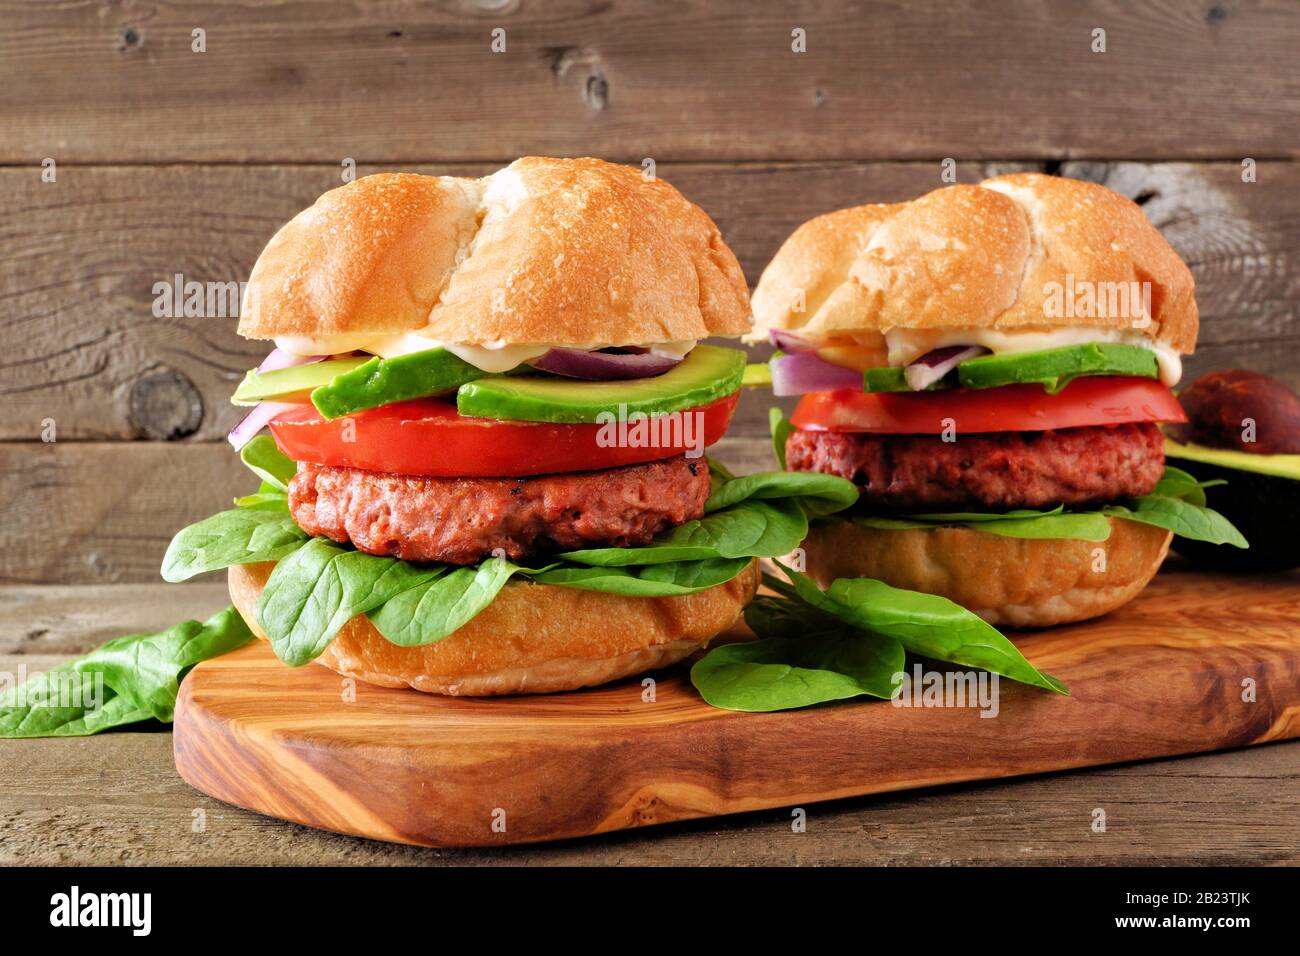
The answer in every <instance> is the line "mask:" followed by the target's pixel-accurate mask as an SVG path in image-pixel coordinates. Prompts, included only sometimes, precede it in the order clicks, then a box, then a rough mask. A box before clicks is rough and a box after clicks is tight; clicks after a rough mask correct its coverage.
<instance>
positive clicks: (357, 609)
mask: <svg viewBox="0 0 1300 956" xmlns="http://www.w3.org/2000/svg"><path fill="white" fill-rule="evenodd" d="M445 572H446V567H445V566H433V567H417V566H416V565H414V564H409V563H407V562H406V561H399V560H398V559H397V558H381V557H376V556H375V555H372V554H365V553H363V552H361V551H349V550H345V549H344V548H342V547H341V546H339V545H337V544H335V543H334V542H332V541H328V540H326V539H325V538H312V539H311V540H310V541H308V542H307V543H306V544H305V545H303V546H302V547H301V548H299V549H298V550H296V551H294V552H293V554H291V555H289V556H288V557H287V558H284V559H282V560H281V561H280V563H279V564H277V565H276V566H275V570H274V571H272V572H271V576H270V578H268V579H267V582H266V587H265V588H263V589H262V594H261V596H260V597H259V598H258V600H257V622H258V623H259V624H260V625H261V626H262V630H263V632H264V633H265V634H266V636H267V637H268V638H269V639H270V642H271V649H272V650H274V651H275V655H276V656H277V657H278V658H280V660H282V661H284V663H286V664H288V665H289V666H291V667H299V666H301V665H303V664H306V663H308V662H310V661H313V660H315V659H316V658H317V657H319V656H320V654H321V652H322V651H323V650H325V648H326V647H327V646H328V645H329V643H330V641H332V640H334V637H335V635H336V634H338V632H339V629H340V628H341V627H342V626H343V625H344V624H346V623H347V622H348V620H350V619H351V618H353V617H355V616H356V615H358V614H365V613H367V612H369V611H373V610H375V609H376V608H378V607H380V605H382V604H384V603H386V602H388V601H392V600H393V599H395V598H397V597H398V596H400V595H401V594H403V593H404V592H406V591H409V590H411V589H413V588H418V587H421V586H423V585H427V584H428V583H429V582H430V581H433V580H435V579H436V578H438V577H440V576H441V575H442V574H444V573H445Z"/></svg>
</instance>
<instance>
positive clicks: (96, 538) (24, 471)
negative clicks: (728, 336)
mask: <svg viewBox="0 0 1300 956" xmlns="http://www.w3.org/2000/svg"><path fill="white" fill-rule="evenodd" d="M743 400H744V401H758V402H763V403H764V406H763V407H766V402H765V401H764V398H762V397H760V396H757V395H746V396H745V397H744V399H743ZM715 449H716V454H717V457H718V459H719V460H721V461H723V462H725V463H726V464H727V465H729V466H730V467H732V468H735V469H737V470H739V471H759V470H763V469H770V468H772V467H774V462H773V459H772V451H771V445H770V443H769V441H768V439H767V438H766V436H762V435H755V436H752V437H744V436H739V435H737V436H728V437H727V438H725V439H724V440H723V441H722V442H720V443H719V444H718V445H717V446H715ZM256 482H257V479H256V478H254V477H253V475H252V474H251V473H250V472H248V471H247V469H245V468H244V466H243V465H242V464H241V463H240V461H239V456H238V455H236V454H235V453H234V452H233V451H232V450H231V448H230V446H229V445H227V444H226V443H225V442H220V443H195V444H168V443H164V442H108V443H100V442H58V443H55V444H48V445H47V444H43V443H40V442H22V443H17V442H15V443H8V444H5V443H0V500H3V501H4V502H5V520H4V522H3V523H0V584H109V583H129V582H146V583H149V582H156V581H157V580H158V568H159V566H160V565H161V563H162V556H163V552H164V551H166V549H167V542H168V541H170V540H171V537H172V535H174V534H175V533H176V532H177V531H179V530H180V529H181V528H183V527H185V526H186V525H187V524H191V523H192V522H194V521H198V520H199V519H200V518H205V517H207V516H208V515H210V514H212V513H213V512H216V511H221V510H223V509H225V508H229V507H231V500H232V499H233V498H234V497H235V496H237V495H241V494H247V493H249V492H250V491H251V490H252V489H253V488H255V487H256ZM37 626H38V627H39V626H40V625H37Z"/></svg>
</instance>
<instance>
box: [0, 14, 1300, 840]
mask: <svg viewBox="0 0 1300 956" xmlns="http://www.w3.org/2000/svg"><path fill="white" fill-rule="evenodd" d="M0 11H2V12H3V17H0V23H3V26H0V329H3V331H2V332H0V395H2V396H3V403H4V414H3V415H0V500H3V515H4V517H3V521H2V522H0V611H3V612H4V614H3V618H4V624H3V625H0V653H8V654H25V655H45V654H59V653H71V652H75V651H78V650H82V649H85V648H87V647H89V646H92V645H93V644H95V643H98V642H99V641H101V640H102V639H104V638H105V637H106V636H108V635H109V634H111V633H116V632H118V631H119V630H120V629H121V628H123V627H126V628H130V627H137V626H143V625H144V623H146V620H145V619H146V618H147V619H148V621H147V623H155V622H153V621H152V617H153V616H157V615H155V614H153V611H152V609H158V608H166V609H168V610H169V612H170V611H171V610H174V609H177V608H178V607H180V606H181V605H184V604H185V603H186V600H187V599H185V598H183V597H182V596H183V595H185V594H186V593H187V592H186V591H184V590H182V591H177V590H176V589H177V588H184V587H186V586H174V587H170V588H167V590H166V592H164V590H163V589H164V588H165V587H167V586H164V585H161V584H159V583H158V578H157V568H158V563H159V560H160V558H161V555H162V552H163V549H164V548H165V546H166V542H167V540H168V539H169V537H170V535H171V534H172V533H173V532H174V531H175V530H176V529H177V528H179V527H181V526H182V525H184V524H185V523H187V522H189V521H192V520H194V519H196V518H198V517H201V516H203V515H205V514H208V513H210V512H211V511H213V510H216V509H218V508H220V507H223V506H226V504H227V503H228V501H229V499H230V498H231V496H232V495H234V494H236V493H239V492H241V491H242V490H243V489H244V488H245V487H246V486H247V484H248V478H247V477H246V476H245V473H244V471H243V469H242V468H241V467H240V466H239V464H238V462H237V460H236V458H235V456H234V455H232V454H231V453H230V450H229V448H228V446H226V445H225V443H224V442H223V440H222V439H223V437H224V435H225V433H226V431H227V430H228V429H229V428H230V427H231V425H233V423H234V422H235V420H236V419H237V412H236V411H235V410H234V409H232V408H231V407H230V406H229V405H228V404H227V398H228V396H229V393H230V390H231V389H232V387H233V385H234V383H235V382H236V381H237V380H238V379H239V377H240V376H241V374H242V372H243V370H244V369H245V368H247V367H249V366H251V365H252V364H254V363H255V362H256V361H257V360H258V359H259V358H260V357H261V355H262V354H263V352H264V351H265V347H264V346H263V345H259V344H256V343H249V342H245V341H243V340H241V339H239V338H238V337H237V336H236V335H235V334H234V320H233V319H217V318H211V319H185V318H176V319H168V318H157V317H155V316H154V315H153V313H152V303H153V299H154V294H153V291H152V290H153V286H154V283H156V282H160V281H169V280H170V278H171V277H172V276H173V275H174V274H175V273H181V274H183V275H184V276H185V278H187V279H193V280H198V281H203V282H207V281H213V282H226V281H232V280H236V281H237V280H240V279H244V278H246V277H247V274H248V271H249V269H250V268H251V266H252V264H253V261H254V259H255V258H256V256H257V254H258V252H259V251H260V249H261V248H262V246H263V244H264V243H265V242H266V241H267V239H268V238H269V237H270V236H271V235H272V233H273V232H274V231H275V229H276V228H277V227H278V226H279V225H280V224H281V223H282V222H284V221H285V220H286V219H288V218H289V217H290V216H292V215H293V214H294V213H296V212H297V211H298V210H299V209H301V208H302V207H304V206H306V205H308V204H310V202H311V201H312V200H313V199H314V198H315V197H316V196H317V195H318V194H319V193H320V192H322V191H323V190H325V189H329V188H331V187H333V186H335V185H338V184H339V183H340V182H341V173H342V169H343V164H344V163H345V161H347V160H349V159H351V160H353V161H355V163H356V164H357V172H358V173H359V174H364V173H367V172H373V171H377V170H380V169H394V168H397V169H413V170H418V171H421V172H437V173H447V174H457V175H478V174H481V173H483V172H485V171H489V170H491V169H494V168H496V167H498V166H500V165H502V164H504V163H505V162H508V161H509V160H511V159H513V158H515V157H516V156H518V155H521V154H528V153H540V154H554V155H595V156H601V157H604V158H606V159H611V160H616V161H624V162H630V163H637V164H639V163H640V162H641V161H642V160H643V159H644V158H647V157H649V158H653V159H654V160H655V162H656V164H657V171H658V174H659V175H660V176H661V177H662V178H665V179H667V180H668V181H670V182H672V183H674V184H675V185H676V186H678V187H679V188H680V189H681V190H682V191H683V192H684V193H685V194H686V195H687V196H688V197H690V198H691V199H693V200H694V201H696V202H698V203H699V204H700V205H702V206H703V207H704V208H705V209H706V210H708V211H709V212H710V213H711V214H712V215H713V217H714V218H715V219H716V220H717V222H718V224H719V225H720V226H721V228H722V231H723V233H724V235H725V236H726V238H727V240H728V242H729V243H730V244H731V245H732V247H733V248H734V249H735V251H736V253H737V255H738V256H739V257H740V259H741V262H742V264H743V265H744V268H745V271H746V274H747V275H748V277H749V279H750V281H751V283H752V282H753V281H755V280H756V279H757V277H758V275H759V273H760V272H761V270H762V268H763V266H764V265H765V264H766V262H767V261H768V259H769V258H770V257H771V255H772V254H773V252H774V251H775V250H776V248H777V246H778V245H779V244H780V242H781V241H782V239H783V238H784V237H785V236H786V235H788V233H789V232H790V231H791V230H792V229H793V228H794V227H795V226H796V225H798V224H799V223H800V222H802V221H803V220H805V219H807V218H809V217H810V216H813V215H816V214H818V213H821V212H824V211H827V210H830V209H834V208H837V207H841V206H845V205H851V204H855V203H860V202H867V201H888V200H897V199H904V198H909V197H912V196H915V195H917V194H919V193H922V192H924V191H927V190H929V189H932V188H935V187H936V186H938V185H940V178H939V177H940V163H941V162H942V161H943V160H944V159H946V158H951V159H954V160H955V161H956V162H957V164H958V167H957V168H958V174H959V179H960V180H961V181H966V182H974V181H978V180H979V179H981V178H983V177H984V176H986V175H990V174H995V173H997V172H1001V171H1006V170H1009V169H1040V170H1045V171H1048V172H1054V173H1058V174H1060V175H1067V176H1076V177H1080V178H1086V179H1091V180H1095V181H1098V182H1103V183H1105V184H1106V185H1108V186H1110V187H1112V188H1114V189H1117V190H1119V191H1120V192H1123V193H1125V194H1126V195H1128V196H1131V197H1133V198H1134V199H1135V200H1136V201H1138V202H1139V203H1141V204H1142V205H1143V207H1144V208H1145V210H1146V212H1147V213H1148V215H1149V216H1150V217H1151V219H1152V221H1153V222H1155V223H1156V225H1158V226H1159V227H1160V228H1161V229H1162V230H1163V231H1164V233H1165V235H1166V236H1167V237H1168V238H1169V240H1170V241H1171V242H1172V243H1173V244H1174V245H1175V246H1176V247H1177V248H1178V250H1179V251H1180V252H1181V253H1182V254H1183V256H1184V257H1185V258H1186V259H1187V261H1188V262H1189V263H1190V265H1191V267H1192V269H1193V271H1194V273H1195V275H1196V281H1197V286H1198V298H1199V302H1200V306H1201V313H1202V330H1201V339H1200V342H1201V344H1200V348H1199V350H1198V352H1197V354H1196V356H1195V357H1194V358H1193V359H1192V360H1191V362H1190V363H1189V369H1190V371H1191V372H1192V373H1193V374H1194V373H1196V372H1199V371H1202V370H1205V369H1209V368H1214V367H1223V366H1228V365H1241V366H1245V367H1249V368H1254V369H1258V370H1261V371H1265V372H1270V373H1272V374H1275V375H1279V376H1281V377H1282V378H1284V379H1286V380H1287V381H1288V382H1290V383H1291V384H1292V385H1300V363H1298V362H1297V359H1300V261H1297V260H1298V258H1300V69H1297V49H1300V4H1297V3H1296V2H1295V0H1145V2H1142V3H1124V2H1120V0H1008V2H1000V3H995V2H991V0H984V2H981V0H931V2H906V3H904V2H856V3H855V2H839V0H824V2H817V3H778V2H756V3H747V2H743V0H715V2H706V0H694V2H676V3H668V2H663V3H652V2H623V0H618V2H608V0H554V2H545V3H542V2H535V0H534V2H530V0H440V2H429V3H415V2H402V0H388V2H383V3H374V4H355V3H347V2H341V0H297V2H292V3H275V4H260V3H246V4H229V5H222V4H210V3H189V2H156V3H144V2H113V3H108V2H79V0H66V2H61V3H57V4H54V3H48V2H43V0H27V2H22V0H8V2H0ZM498 28H499V29H503V30H504V31H505V40H506V49H505V52H501V53H494V52H492V49H491V44H492V35H493V31H494V30H496V29H498ZM196 29H201V30H202V31H204V33H203V40H204V42H205V44H206V52H202V53H198V52H194V51H193V49H192V46H193V44H194V33H193V31H195V30H196ZM795 29H802V30H803V31H805V34H806V45H807V47H806V52H804V53H795V52H792V49H791V43H792V31H793V30H795ZM1096 29H1102V30H1104V31H1105V42H1106V52H1104V53H1096V52H1093V51H1092V49H1091V47H1092V45H1093V42H1094V39H1093V31H1094V30H1096ZM47 159H52V160H54V162H55V164H56V170H57V178H56V181H55V182H52V183H51V182H44V181H42V176H41V172H42V163H43V161H45V160H47ZM1246 159H1251V160H1254V161H1255V164H1256V168H1257V181H1256V182H1244V181H1243V177H1242V162H1243V160H1246ZM768 404H769V402H768V401H765V400H764V399H763V398H762V397H760V396H757V395H750V396H746V399H745V402H744V403H743V406H742V414H741V417H740V421H739V422H738V425H737V427H736V428H735V429H734V434H733V436H732V437H731V438H729V439H728V441H727V444H726V445H725V447H723V449H722V457H724V458H726V459H729V460H730V461H731V462H733V463H736V464H740V465H749V464H753V465H757V464H760V463H763V464H765V463H766V462H767V461H768V459H767V457H766V456H767V452H766V449H765V442H764V441H763V438H762V435H763V432H764V431H765V424H763V422H764V419H765V411H766V407H767V405H768ZM49 422H53V426H54V429H55V435H56V437H57V441H55V442H46V441H42V440H41V439H42V431H43V429H45V430H46V431H48V427H47V426H48V423H49ZM87 586H94V588H93V589H91V590H87ZM193 587H194V589H193V590H192V591H190V592H188V593H190V594H192V595H193V596H194V599H195V600H194V603H195V605H198V604H202V603H203V601H201V600H198V599H199V597H200V596H201V595H206V592H204V591H203V590H202V589H204V588H209V589H210V588H211V585H208V584H197V585H194V586H193ZM164 593H165V594H166V596H165V597H164V596H163V595H164ZM143 608H149V609H151V610H150V611H148V612H143V611H142V609H143ZM156 623H158V624H163V623H166V622H164V621H157V622H156ZM34 659H35V658H33V660H34ZM8 660H10V661H12V660H14V658H8ZM70 746H75V745H70ZM142 746H143V745H142ZM38 749H39V748H38ZM1287 750H1291V751H1294V750H1295V748H1285V747H1275V748H1266V749H1264V750H1261V751H1260V753H1261V754H1264V755H1267V754H1269V753H1279V752H1284V751H1287ZM40 752H41V754H44V753H45V751H44V750H41V751H40ZM52 752H58V753H70V752H71V751H70V750H62V751H52ZM33 755H35V750H33ZM41 759H45V758H44V757H41ZM52 759H53V758H52ZM1243 759H1244V758H1243ZM1249 759H1257V760H1270V759H1271V760H1274V761H1277V760H1279V759H1280V758H1277V757H1272V758H1270V757H1268V756H1261V757H1258V758H1249ZM1225 766H1226V765H1225ZM1279 766H1282V765H1281V764H1279ZM164 769H165V768H164ZM1261 772H1262V771H1261ZM1278 773H1286V774H1290V779H1292V780H1294V776H1295V773H1296V767H1295V760H1294V759H1290V762H1289V763H1287V764H1286V766H1285V769H1284V770H1279V771H1278ZM176 785H177V786H179V784H176ZM1239 785H1240V782H1239V781H1236V780H1234V781H1232V782H1230V783H1229V784H1228V785H1227V786H1228V787H1229V789H1234V790H1235V789H1237V788H1239ZM1225 792H1226V791H1225ZM1261 799H1263V798H1262V797H1261ZM1261 812H1264V809H1261ZM2 819H3V818H0V820H2ZM232 846H233V844H232ZM827 852H830V851H829V850H828V851H827ZM1010 855H1012V856H1013V855H1014V854H1010ZM988 858H990V859H992V858H996V857H988ZM1153 858H1157V859H1159V858H1161V857H1160V856H1159V854H1156V855H1155V856H1154V857H1153Z"/></svg>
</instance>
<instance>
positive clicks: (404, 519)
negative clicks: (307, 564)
mask: <svg viewBox="0 0 1300 956" xmlns="http://www.w3.org/2000/svg"><path fill="white" fill-rule="evenodd" d="M708 497H709V467H708V464H707V463H706V462H705V461H704V459H703V458H699V459H693V460H687V458H686V457H685V456H680V457H677V458H669V459H666V460H663V461H653V462H648V463H646V464H642V465H629V466H627V467H625V468H612V469H609V470H607V471H585V472H572V473H569V474H562V475H541V476H539V477H535V478H433V477H424V476H413V475H392V474H384V473H380V472H373V471H362V470H361V469H359V468H333V467H330V466H327V465H314V464H310V463H307V462H302V463H300V464H299V465H298V473H297V474H296V475H295V476H294V478H293V480H292V481H291V482H290V483H289V510H290V511H291V512H292V513H293V519H294V521H296V522H297V523H298V525H299V526H300V527H301V528H302V529H303V530H304V531H306V532H308V533H309V534H312V535H324V536H325V537H328V538H333V539H334V540H335V541H343V542H346V541H351V542H352V544H353V545H354V546H355V547H356V548H357V550H359V551H366V552H369V553H370V554H382V555H392V556H394V557H398V558H402V559H404V560H406V561H445V562H448V563H450V564H474V563H475V562H477V561H479V560H481V559H483V558H485V557H488V556H489V555H492V554H494V553H497V554H504V555H505V556H506V557H508V558H511V559H519V558H524V557H527V556H531V555H538V554H545V553H547V552H555V551H570V550H576V549H578V548H591V547H618V548H629V547H637V546H639V545H644V544H648V543H649V542H650V540H651V539H652V538H653V537H654V536H655V535H657V534H659V533H660V532H662V531H665V530H667V529H669V528H673V527H676V526H677V525H680V524H684V523H685V522H687V521H690V520H692V519H695V518H698V517H700V516H701V515H703V514H704V502H705V501H706V500H707V499H708Z"/></svg>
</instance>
